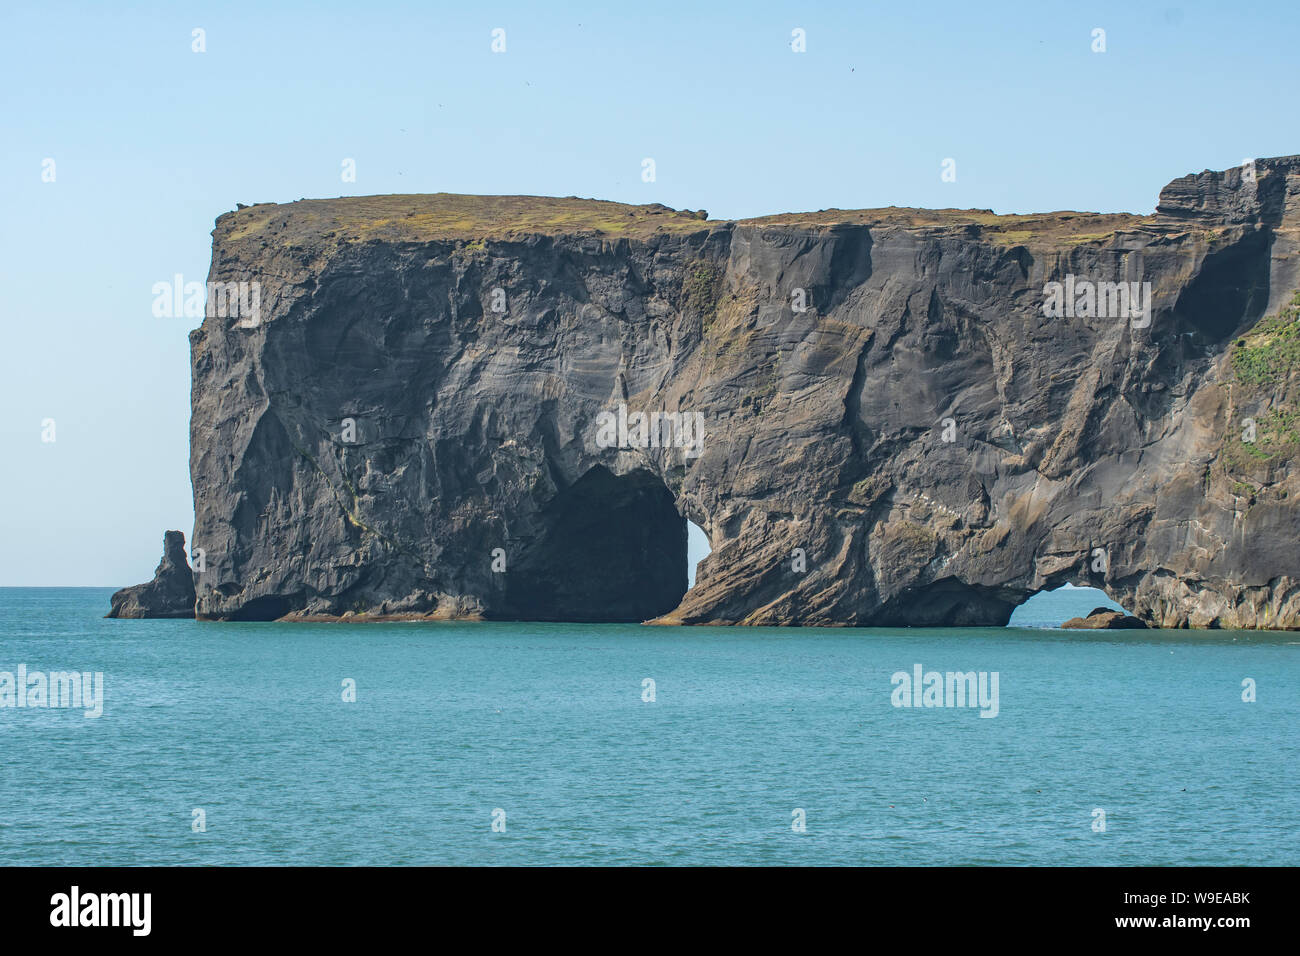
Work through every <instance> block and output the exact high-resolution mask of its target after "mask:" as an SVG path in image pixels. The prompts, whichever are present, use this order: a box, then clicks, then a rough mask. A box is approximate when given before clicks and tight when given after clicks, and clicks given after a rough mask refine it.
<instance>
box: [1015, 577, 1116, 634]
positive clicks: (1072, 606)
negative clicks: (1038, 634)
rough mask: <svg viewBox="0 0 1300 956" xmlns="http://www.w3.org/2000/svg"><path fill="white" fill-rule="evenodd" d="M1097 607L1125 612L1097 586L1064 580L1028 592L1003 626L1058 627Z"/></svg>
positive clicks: (1085, 614) (1084, 615)
mask: <svg viewBox="0 0 1300 956" xmlns="http://www.w3.org/2000/svg"><path fill="white" fill-rule="evenodd" d="M1098 608H1107V609H1108V610H1112V611H1119V612H1121V613H1123V614H1128V613H1129V612H1128V611H1127V610H1126V609H1124V608H1123V607H1120V605H1118V604H1116V603H1115V602H1114V601H1112V600H1111V599H1110V598H1109V597H1107V596H1106V592H1105V591H1102V590H1100V589H1099V588H1087V587H1078V586H1076V585H1073V584H1064V585H1062V586H1061V587H1059V588H1056V589H1054V590H1051V591H1039V592H1038V593H1036V594H1033V595H1031V596H1030V597H1029V598H1028V599H1026V600H1025V601H1024V603H1022V604H1020V605H1019V606H1018V607H1017V608H1016V609H1015V610H1014V611H1012V612H1011V619H1010V620H1009V621H1007V627H1060V626H1061V625H1062V624H1064V623H1065V622H1066V621H1068V620H1070V618H1072V617H1087V616H1088V615H1089V614H1090V613H1091V612H1092V611H1094V610H1097V609H1098Z"/></svg>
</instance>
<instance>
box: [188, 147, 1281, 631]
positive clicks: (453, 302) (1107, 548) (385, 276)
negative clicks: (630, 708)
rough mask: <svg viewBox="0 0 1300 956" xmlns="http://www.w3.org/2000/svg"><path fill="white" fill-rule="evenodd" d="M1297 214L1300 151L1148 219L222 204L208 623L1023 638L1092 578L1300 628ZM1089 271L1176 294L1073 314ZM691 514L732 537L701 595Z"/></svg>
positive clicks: (1151, 610) (202, 356)
mask: <svg viewBox="0 0 1300 956" xmlns="http://www.w3.org/2000/svg"><path fill="white" fill-rule="evenodd" d="M1298 234H1300V158H1296V157H1291V158H1286V159H1272V160H1259V161H1258V162H1257V163H1256V164H1255V166H1254V171H1253V173H1252V172H1250V171H1241V170H1232V171H1229V172H1227V173H1212V172H1207V173H1202V174H1200V175H1198V176H1192V177H1184V178H1183V179H1180V180H1177V181H1175V182H1174V183H1173V184H1171V185H1170V186H1169V187H1168V188H1167V189H1166V190H1165V191H1164V192H1163V193H1162V194H1161V200H1160V206H1159V210H1158V213H1157V215H1155V216H1150V217H1137V216H1127V215H1097V214H1090V213H1073V212H1061V213H1050V214H1044V215H1038V216H995V215H993V214H992V213H990V212H988V211H981V210H966V211H961V210H937V211H930V210H916V209H892V208H891V209H885V210H868V211H843V210H826V211H823V212H820V213H809V214H798V215H784V216H773V217H768V218H764V219H758V220H748V221H743V222H711V221H707V220H701V219H698V218H695V216H694V215H692V214H687V213H676V212H673V211H672V210H670V209H667V208H666V207H663V206H654V207H644V206H643V207H632V206H622V205H618V204H614V203H601V202H595V201H590V200H578V199H531V198H527V197H467V196H447V195H437V196H385V197H357V198H346V199H337V200H313V201H303V202H298V203H291V204H287V205H274V204H261V205H257V206H251V207H248V208H245V209H242V210H239V211H237V212H234V213H229V214H227V215H224V216H222V217H221V218H220V219H219V220H218V221H217V226H216V229H215V231H214V234H213V235H214V243H213V259H212V269H211V273H210V276H209V279H210V280H211V281H212V282H220V283H239V282H248V283H254V282H256V283H259V284H260V285H259V287H258V288H259V289H260V311H259V312H258V313H257V314H256V315H242V316H238V315H233V314H230V312H229V311H228V310H227V311H220V310H215V311H214V314H211V315H209V316H208V317H207V318H206V319H205V320H204V322H203V324H202V326H201V327H200V328H198V329H196V330H195V331H194V332H193V333H191V347H192V359H193V391H192V396H193V398H192V401H193V417H192V421H191V459H190V466H191V476H192V479H193V485H194V495H195V521H196V526H195V544H196V545H199V546H201V547H203V548H204V549H205V551H206V553H207V571H206V573H204V574H203V575H202V577H201V579H200V582H199V588H198V599H197V611H198V615H199V616H200V617H203V618H217V619H268V618H278V617H291V618H307V617H317V616H325V617H328V616H341V615H343V614H357V615H369V616H385V617H394V616H396V617H403V616H408V617H426V616H427V617H487V618H507V619H529V618H534V619H582V620H625V619H636V618H641V617H654V616H660V617H661V619H662V620H664V621H668V622H685V623H708V622H721V623H739V624H809V625H908V624H911V625H958V624H970V625H978V624H991V625H1000V624H1005V623H1006V620H1007V618H1008V616H1009V615H1010V613H1011V610H1012V609H1013V608H1014V607H1015V606H1016V605H1017V604H1019V603H1020V602H1021V601H1023V600H1024V599H1025V598H1026V597H1027V596H1029V595H1030V594H1032V593H1034V592H1035V591H1038V590H1040V589H1044V588H1055V587H1059V586H1060V585H1061V584H1064V583H1066V582H1073V583H1076V584H1082V585H1093V586H1096V587H1101V588H1104V589H1105V590H1106V592H1107V593H1108V594H1109V595H1110V596H1111V597H1112V598H1113V599H1115V600H1116V601H1117V602H1118V603H1121V604H1123V605H1124V606H1125V607H1129V608H1132V609H1133V610H1134V612H1135V613H1136V614H1137V615H1138V616H1139V617H1141V618H1142V619H1143V620H1145V621H1147V622H1148V623H1151V624H1154V625H1159V626H1166V627H1183V626H1191V627H1210V626H1222V627H1245V628H1256V627H1296V626H1300V557H1298V555H1297V551H1296V549H1295V541H1296V540H1297V539H1300V503H1298V502H1300V476H1298V474H1297V471H1296V468H1295V452H1296V442H1295V435H1294V434H1293V432H1292V431H1291V430H1290V428H1291V426H1290V425H1288V424H1287V423H1288V422H1293V421H1294V419H1293V418H1288V417H1287V416H1290V415H1294V414H1295V413H1296V412H1297V411H1300V408H1298V404H1300V403H1298V399H1300V394H1298V393H1297V375H1296V371H1295V369H1294V368H1293V367H1292V365H1293V362H1294V356H1295V354H1296V353H1295V351H1294V350H1290V346H1287V347H1285V348H1282V347H1279V345H1278V343H1279V342H1280V343H1282V345H1285V344H1286V343H1287V342H1289V341H1290V336H1292V334H1293V332H1294V330H1295V329H1296V328H1300V324H1298V322H1300V320H1293V319H1292V318H1289V317H1288V316H1290V315H1291V313H1290V312H1288V311H1287V307H1288V303H1290V301H1291V297H1292V293H1293V291H1294V290H1295V289H1296V287H1297V285H1298V284H1300V275H1298V274H1297V271H1296V270H1297V268H1298V264H1300V254H1298V253H1300V248H1298V247H1297V237H1298ZM1077 280H1085V281H1087V282H1091V283H1115V282H1120V281H1126V282H1138V283H1141V282H1149V283H1150V284H1151V285H1150V290H1151V309H1150V311H1149V313H1148V314H1147V316H1146V317H1145V320H1142V321H1139V320H1134V319H1131V318H1130V317H1129V316H1127V315H1117V314H1116V312H1115V310H1114V306H1115V302H1114V301H1113V300H1114V288H1113V287H1112V288H1111V295H1110V299H1109V300H1107V301H1108V306H1107V307H1103V308H1098V307H1096V306H1095V305H1092V306H1090V305H1089V303H1088V302H1087V301H1086V300H1080V305H1079V308H1077V309H1073V310H1071V312H1070V314H1067V315H1059V314H1058V315H1055V316H1050V315H1048V314H1047V310H1045V308H1044V303H1045V300H1046V298H1047V289H1048V283H1053V282H1060V283H1062V284H1065V283H1074V282H1076V281H1077ZM1070 287H1071V288H1074V289H1077V288H1078V287H1077V286H1074V285H1071V286H1070ZM229 298H230V297H229V296H227V297H226V299H227V302H229ZM210 300H211V297H210ZM1268 316H1272V317H1271V318H1266V317H1268ZM620 410H622V415H624V416H625V417H624V418H620V419H619V420H618V427H615V428H613V429H612V430H611V429H610V428H609V421H610V419H609V417H607V416H609V415H610V414H611V413H612V414H613V415H615V416H618V415H619V414H620ZM639 412H670V413H681V414H683V415H685V416H686V419H685V421H687V422H689V421H692V420H694V416H695V415H697V414H698V415H699V416H702V422H703V429H704V437H703V441H702V443H701V444H700V445H699V446H698V448H695V449H692V448H691V447H690V445H691V441H690V440H689V435H688V436H687V438H688V440H686V441H685V442H682V443H681V444H679V442H681V439H682V435H683V430H682V423H683V420H678V421H677V422H676V427H677V429H678V430H677V432H676V433H675V436H674V432H673V429H674V427H675V426H674V424H673V423H672V422H670V423H669V425H668V434H667V438H668V439H669V440H668V442H667V447H665V442H663V441H654V442H651V441H649V440H647V441H645V442H641V441H639V438H640V436H641V432H640V431H639V429H638V428H637V419H636V417H635V415H636V413H639ZM629 419H630V422H629ZM1247 419H1250V420H1251V421H1253V422H1255V423H1256V425H1257V426H1258V431H1259V434H1260V435H1264V436H1267V440H1262V439H1261V440H1260V441H1259V442H1258V443H1250V444H1249V445H1248V444H1247V443H1245V442H1243V440H1242V435H1243V434H1244V431H1243V429H1244V428H1246V425H1245V421H1246V420H1247ZM661 424H662V423H661ZM629 425H630V428H629V427H626V426H629ZM611 434H612V435H613V436H614V438H613V439H612V440H611V437H610V436H611ZM625 437H626V439H627V440H626V441H624V440H623V439H624V438H625ZM649 437H651V436H649V435H647V439H648V438H649ZM654 437H658V435H657V434H656V435H655V436H654ZM682 444H684V445H685V447H682ZM693 451H698V452H699V454H698V455H697V454H693V453H692V452H693ZM685 518H689V519H691V520H692V521H694V522H695V523H696V524H698V525H700V527H702V528H703V529H704V530H705V532H706V533H707V534H708V536H709V539H710V542H711V544H712V548H713V552H712V554H711V555H710V556H709V558H708V559H706V560H705V561H704V562H702V563H701V565H700V567H699V569H698V579H697V582H696V585H695V587H694V588H692V589H691V590H690V591H689V592H688V593H686V594H685V595H684V596H683V595H682V591H683V590H684V588H685V581H684V579H683V575H682V567H683V566H684V558H683V554H684V533H683V528H684V524H683V521H684V519H685Z"/></svg>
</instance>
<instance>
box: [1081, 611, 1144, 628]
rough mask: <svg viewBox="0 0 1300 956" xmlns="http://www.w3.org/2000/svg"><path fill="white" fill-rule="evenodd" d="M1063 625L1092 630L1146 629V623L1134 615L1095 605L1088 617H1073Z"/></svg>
mask: <svg viewBox="0 0 1300 956" xmlns="http://www.w3.org/2000/svg"><path fill="white" fill-rule="evenodd" d="M1061 627H1068V628H1075V629H1080V630H1092V631H1117V630H1133V631H1140V630H1145V629H1146V625H1145V624H1143V623H1142V621H1141V620H1139V619H1138V618H1136V617H1134V616H1133V615H1131V614H1125V613H1124V612H1123V611H1116V610H1115V609H1114V608H1109V607H1095V608H1093V609H1092V610H1091V611H1089V612H1088V616H1087V617H1072V618H1070V619H1069V620H1068V621H1066V622H1065V623H1064V624H1062V625H1061Z"/></svg>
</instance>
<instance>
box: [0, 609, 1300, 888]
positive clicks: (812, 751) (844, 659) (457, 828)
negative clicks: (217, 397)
mask: <svg viewBox="0 0 1300 956" xmlns="http://www.w3.org/2000/svg"><path fill="white" fill-rule="evenodd" d="M110 593H111V589H108V588H58V589H53V588H51V589H36V588H7V589H0V672H6V671H7V672H16V671H17V669H18V667H19V665H25V667H26V669H27V671H28V672H29V673H31V672H53V671H71V670H76V671H89V672H102V673H103V675H104V677H103V680H104V687H105V699H104V707H103V716H102V717H99V718H87V717H85V716H84V715H83V711H82V710H70V709H40V708H31V707H28V708H16V707H5V708H0V753H3V755H4V759H3V762H2V763H0V864H3V865H12V864H50V865H53V864H59V865H86V864H103V865H137V864H527V865H535V864H883V865H891V864H940V865H944V864H1104V865H1105V864H1115V865H1120V864H1125V865H1127V864H1153V865H1182V864H1188V865H1191V864H1204V865H1224V864H1228V865H1230V864H1245V865H1262V864H1281V865H1296V864H1297V863H1300V839H1298V838H1297V832H1298V831H1300V793H1298V791H1297V782H1298V780H1297V776H1298V774H1297V768H1300V733H1298V732H1297V731H1298V729H1300V634H1292V633H1275V634H1253V633H1246V632H1228V631H1216V632H1186V631H1181V632H1177V631H1152V632H1123V631H1119V632H1109V633H1105V632H1102V633H1097V632H1078V631H1060V630H1045V629H1042V628H1033V627H1011V628H1005V629H994V628H986V629H945V630H890V629H865V630H842V629H826V630H816V629H794V630H785V629H766V628H765V629H742V628H651V627H638V626H626V625H559V624H458V623H446V624H370V625H364V624H363V625H349V624H315V625H307V624H211V623H195V622H193V621H109V620H103V619H102V615H103V614H104V613H105V611H107V609H108V597H109V594H110ZM1071 601H1072V602H1073V604H1072V605H1070V606H1069V607H1067V606H1066V605H1067V603H1068V602H1071ZM1097 603H1099V602H1098V601H1097V600H1096V596H1095V594H1092V593H1087V594H1083V595H1079V594H1075V595H1071V594H1069V593H1068V592H1055V593H1054V594H1051V595H1044V596H1040V598H1038V599H1036V602H1035V605H1034V607H1033V609H1032V611H1031V609H1030V608H1028V607H1027V608H1023V609H1021V611H1019V612H1017V617H1016V619H1015V620H1016V622H1017V623H1025V624H1031V625H1032V624H1035V623H1037V624H1042V623H1045V622H1046V623H1050V622H1051V621H1053V620H1056V621H1059V620H1060V619H1061V618H1063V617H1066V616H1071V615H1072V614H1076V613H1080V612H1086V611H1088V610H1089V609H1090V608H1091V607H1092V606H1093V605H1095V604H1097ZM1080 605H1081V606H1080ZM1067 611H1068V613H1066V612H1067ZM917 664H920V665H922V667H923V669H924V670H925V671H930V670H937V671H940V672H947V671H976V672H986V673H990V674H991V673H992V672H997V674H998V676H999V679H998V697H999V699H998V713H997V716H996V717H995V718H991V719H990V718H982V717H980V711H979V710H978V709H976V708H971V707H952V708H938V707H937V708H902V707H895V706H893V704H892V703H891V693H892V691H893V686H892V683H891V675H893V674H895V673H896V672H909V673H910V672H911V671H912V670H913V668H914V666H915V665H917ZM647 678H649V679H651V680H652V681H653V682H654V683H653V691H654V695H653V696H654V700H653V701H647V700H645V699H643V696H648V695H649V692H648V689H647V688H648V687H649V685H647V684H646V683H645V680H646V679H647ZM1247 678H1250V679H1252V680H1253V681H1254V682H1255V684H1256V688H1257V689H1256V693H1257V700H1256V701H1254V702H1253V703H1248V702H1244V701H1243V700H1242V694H1243V681H1244V680H1246V679H1247ZM2 679H3V674H2V673H0V680H2ZM348 680H351V681H355V686H356V700H355V702H345V701H344V699H343V697H344V685H345V681H348ZM196 809H201V810H202V811H203V815H204V819H205V823H206V830H205V832H195V829H194V820H195V813H194V811H195V810H196ZM799 810H801V811H803V816H802V818H803V819H805V820H806V832H796V830H795V828H794V826H792V824H793V823H795V822H797V820H798V819H800V816H799V814H798V813H796V811H799ZM1097 810H1102V811H1104V813H1105V824H1106V826H1105V831H1104V832H1098V831H1096V830H1094V825H1095V823H1096V821H1097V820H1098V819H1099V818H1098V817H1097V816H1096V815H1095V813H1094V811H1097ZM494 811H504V832H497V831H494V829H493V821H494V818H495V819H497V820H498V821H500V820H501V819H502V814H500V813H496V814H494Z"/></svg>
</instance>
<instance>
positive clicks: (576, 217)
mask: <svg viewBox="0 0 1300 956" xmlns="http://www.w3.org/2000/svg"><path fill="white" fill-rule="evenodd" d="M706 217H707V213H705V212H704V211H703V210H701V211H699V212H693V211H691V210H674V209H670V208H669V207H667V206H663V205H660V204H658V203H655V204H651V205H644V206H633V205H627V204H625V203H617V202H607V201H604V200H599V199H578V198H576V197H572V196H570V197H567V198H563V199H560V198H553V197H546V196H466V195H458V194H453V193H432V194H412V195H394V196H348V197H340V198H338V199H301V200H299V201H297V202H292V203H260V204H258V205H254V206H244V207H241V208H240V209H238V210H236V211H235V212H231V213H227V214H225V215H223V216H222V217H220V218H219V219H218V220H217V229H216V231H217V234H218V235H219V236H220V237H222V238H224V239H227V240H239V239H248V238H256V237H261V238H262V239H264V240H267V241H274V242H278V243H288V244H293V243H298V242H305V241H309V240H318V239H332V238H337V239H338V240H340V241H365V240H369V239H381V240H387V241H397V242H423V241H431V240H439V239H451V240H454V239H467V240H471V241H477V240H481V239H488V238H492V239H501V238H506V237H509V236H522V235H563V234H575V233H586V234H591V235H595V236H599V237H606V238H610V239H620V238H632V239H644V238H650V237H652V236H654V235H661V234H678V235H682V234H691V233H696V232H701V231H709V230H711V229H716V228H718V227H721V226H724V225H728V224H731V223H732V220H717V219H708V218H706ZM1154 222H1155V217H1153V216H1145V217H1144V216H1134V215H1130V214H1127V213H1089V212H1072V211H1064V212H1052V213H1037V214H1032V215H998V214H996V213H994V212H993V211H992V210H989V209H909V208H903V207H896V206H891V207H889V208H886V209H823V210H820V211H818V212H805V213H783V214H779V215H773V216H762V217H758V218H755V219H744V220H739V223H738V224H740V225H744V226H760V227H761V226H773V227H789V228H796V229H821V228H827V227H830V226H834V225H839V224H854V225H870V226H897V227H902V228H906V229H914V230H923V231H927V232H929V231H954V232H960V233H963V234H966V235H968V236H971V237H976V236H982V237H984V238H986V239H988V240H990V241H994V242H1007V243H1021V242H1028V241H1031V240H1039V241H1053V242H1067V243H1068V242H1087V241H1092V240H1099V239H1104V238H1106V237H1108V236H1111V235H1113V234H1114V233H1116V232H1119V231H1123V230H1128V229H1134V228H1137V227H1140V226H1144V225H1150V224H1152V223H1154Z"/></svg>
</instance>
